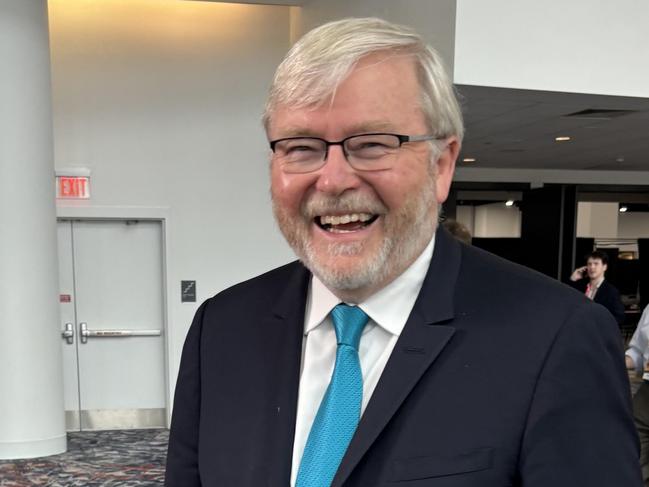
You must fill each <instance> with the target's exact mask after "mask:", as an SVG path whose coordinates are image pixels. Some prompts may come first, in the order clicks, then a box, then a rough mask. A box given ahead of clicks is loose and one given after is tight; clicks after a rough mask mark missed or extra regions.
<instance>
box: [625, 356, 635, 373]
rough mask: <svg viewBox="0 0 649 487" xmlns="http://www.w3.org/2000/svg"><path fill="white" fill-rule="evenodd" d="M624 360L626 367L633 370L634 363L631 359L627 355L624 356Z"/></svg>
mask: <svg viewBox="0 0 649 487" xmlns="http://www.w3.org/2000/svg"><path fill="white" fill-rule="evenodd" d="M624 362H625V363H626V368H627V369H629V370H635V363H634V362H633V359H632V358H631V357H629V356H628V355H625V356H624Z"/></svg>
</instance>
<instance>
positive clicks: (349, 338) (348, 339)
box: [331, 304, 369, 350]
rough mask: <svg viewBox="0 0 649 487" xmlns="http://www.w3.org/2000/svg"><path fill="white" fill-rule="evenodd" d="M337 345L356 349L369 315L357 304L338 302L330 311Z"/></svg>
mask: <svg viewBox="0 0 649 487" xmlns="http://www.w3.org/2000/svg"><path fill="white" fill-rule="evenodd" d="M331 319H332V321H333V323H334V329H335V330H336V339H337V341H338V345H349V346H350V347H353V348H354V349H356V350H358V344H359V342H360V340H361V334H362V333H363V328H365V325H366V324H367V321H368V319H369V317H368V316H367V315H366V314H365V312H364V311H363V310H362V309H360V308H359V307H358V306H349V305H347V304H339V305H337V306H336V307H335V308H334V309H333V310H332V311H331Z"/></svg>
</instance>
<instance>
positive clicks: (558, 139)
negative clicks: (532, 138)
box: [554, 135, 570, 142]
mask: <svg viewBox="0 0 649 487" xmlns="http://www.w3.org/2000/svg"><path fill="white" fill-rule="evenodd" d="M554 140H556V141H557V142H567V141H569V140H570V137H568V136H567V135H561V136H559V137H555V138H554Z"/></svg>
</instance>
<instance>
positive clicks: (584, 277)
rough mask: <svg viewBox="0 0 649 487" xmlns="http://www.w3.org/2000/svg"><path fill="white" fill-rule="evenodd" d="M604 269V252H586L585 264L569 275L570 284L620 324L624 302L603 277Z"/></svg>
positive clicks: (606, 264)
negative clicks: (605, 310)
mask: <svg viewBox="0 0 649 487" xmlns="http://www.w3.org/2000/svg"><path fill="white" fill-rule="evenodd" d="M606 269H608V256H607V255H606V253H605V252H602V251H600V250H594V251H593V252H591V253H590V254H588V256H587V258H586V265H585V266H582V267H578V268H577V269H575V270H574V272H573V273H572V275H571V276H570V285H571V286H573V287H574V288H576V289H578V290H579V291H581V292H583V293H584V294H585V295H586V297H588V299H592V300H593V301H595V302H596V303H599V304H601V305H602V306H604V307H605V308H606V309H607V310H609V311H610V313H611V314H612V315H613V317H614V318H615V320H616V321H617V323H618V325H622V324H623V323H624V320H625V319H626V317H625V315H624V304H623V303H622V299H621V298H620V292H619V291H618V290H617V288H616V287H615V286H614V285H613V284H611V283H610V282H608V281H607V280H606V279H605V274H606Z"/></svg>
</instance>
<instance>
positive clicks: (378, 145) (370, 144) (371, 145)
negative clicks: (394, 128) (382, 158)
mask: <svg viewBox="0 0 649 487" xmlns="http://www.w3.org/2000/svg"><path fill="white" fill-rule="evenodd" d="M354 149H355V150H365V149H368V150H371V149H389V146H387V145H385V144H384V143H382V142H379V141H374V140H368V141H366V142H361V143H360V144H358V145H357V146H356V147H354Z"/></svg>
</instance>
